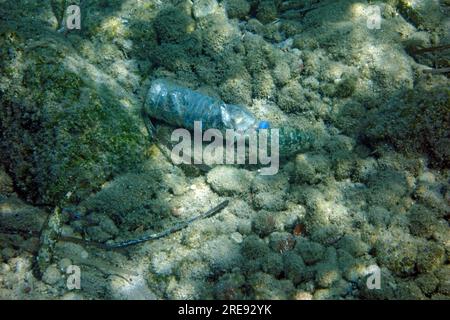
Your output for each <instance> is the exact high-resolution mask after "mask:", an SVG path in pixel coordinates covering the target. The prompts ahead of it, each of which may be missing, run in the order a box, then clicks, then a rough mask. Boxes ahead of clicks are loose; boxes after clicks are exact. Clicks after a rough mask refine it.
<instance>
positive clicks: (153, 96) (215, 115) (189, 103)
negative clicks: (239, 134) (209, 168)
mask: <svg viewBox="0 0 450 320" xmlns="http://www.w3.org/2000/svg"><path fill="white" fill-rule="evenodd" d="M145 111H146V112H147V114H148V115H149V116H150V117H152V118H155V119H159V120H162V121H164V122H167V123H169V124H171V125H174V126H179V127H182V128H187V129H193V128H194V121H200V122H202V127H203V129H210V128H214V129H219V130H225V129H235V130H240V131H243V132H245V131H246V130H248V129H256V128H257V127H258V121H257V120H256V119H255V117H254V116H253V115H252V114H251V113H250V112H249V111H248V110H247V109H246V108H245V107H243V106H238V105H233V104H227V103H225V102H223V101H222V100H220V99H215V98H212V97H208V96H206V95H203V94H201V93H199V92H196V91H193V90H191V89H188V88H184V87H181V86H178V85H176V84H173V83H171V82H169V81H167V80H165V79H157V80H154V81H153V82H152V85H151V87H150V90H149V91H148V94H147V98H146V102H145Z"/></svg>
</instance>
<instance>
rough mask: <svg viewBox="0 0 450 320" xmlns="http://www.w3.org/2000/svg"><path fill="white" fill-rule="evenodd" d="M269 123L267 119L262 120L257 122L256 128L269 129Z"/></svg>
mask: <svg viewBox="0 0 450 320" xmlns="http://www.w3.org/2000/svg"><path fill="white" fill-rule="evenodd" d="M269 128H270V123H269V121H265V120H262V121H260V122H259V125H258V129H269Z"/></svg>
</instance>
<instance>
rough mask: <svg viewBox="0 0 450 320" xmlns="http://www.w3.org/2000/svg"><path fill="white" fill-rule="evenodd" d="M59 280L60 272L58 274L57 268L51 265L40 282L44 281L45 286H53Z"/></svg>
mask: <svg viewBox="0 0 450 320" xmlns="http://www.w3.org/2000/svg"><path fill="white" fill-rule="evenodd" d="M61 278H62V277H61V272H59V270H58V268H57V267H56V266H55V265H51V266H49V267H48V268H47V269H46V270H45V272H44V274H43V276H42V281H44V282H45V283H46V284H49V285H54V284H56V283H57V282H58V281H59V280H60V279H61Z"/></svg>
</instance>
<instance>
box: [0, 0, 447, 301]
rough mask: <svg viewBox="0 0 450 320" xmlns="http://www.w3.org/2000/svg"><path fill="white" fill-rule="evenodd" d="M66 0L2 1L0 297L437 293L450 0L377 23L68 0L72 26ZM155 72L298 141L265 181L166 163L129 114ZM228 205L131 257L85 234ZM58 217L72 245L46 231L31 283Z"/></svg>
mask: <svg viewBox="0 0 450 320" xmlns="http://www.w3.org/2000/svg"><path fill="white" fill-rule="evenodd" d="M61 3H62V2H61V1H44V2H42V3H34V2H32V1H22V2H20V3H19V2H17V3H16V2H12V1H5V2H3V3H2V6H0V20H1V21H2V24H0V138H1V140H0V150H1V153H0V297H1V298H6V299H42V298H46V299H299V300H303V299H449V297H450V291H449V286H448V279H449V277H450V268H449V253H450V242H449V239H450V228H449V225H448V212H450V211H449V203H450V202H449V201H450V185H449V177H450V175H449V156H450V155H449V148H448V145H449V132H450V125H449V115H450V112H449V111H450V109H449V105H450V103H449V94H450V92H449V89H448V88H449V81H448V73H445V72H440V71H439V70H442V69H445V68H448V67H449V62H448V61H449V60H450V58H449V55H448V50H447V51H446V50H431V51H427V50H425V51H423V49H426V48H432V47H439V46H445V45H448V44H449V41H450V34H449V29H448V25H449V18H448V17H449V14H448V12H449V10H450V8H449V3H448V1H428V0H417V1H403V0H388V1H380V2H378V3H376V5H377V6H378V8H379V9H380V13H381V17H380V18H381V20H380V21H381V25H380V28H381V29H376V28H375V29H374V28H369V27H368V18H369V15H370V12H371V11H370V10H369V5H368V4H365V3H363V2H361V1H355V0H344V1H340V0H339V1H276V0H251V1H246V0H242V1H238V0H223V1H216V0H193V1H188V0H186V1H185V0H181V1H180V0H169V1H158V0H143V1H107V2H105V1H101V0H94V1H74V4H78V5H80V8H81V12H84V13H85V14H84V15H83V18H82V26H81V29H80V30H64V28H63V29H61V26H62V25H63V22H64V19H63V14H61V12H62V11H61V8H62V7H61V6H60V4H61ZM58 30H60V31H59V32H58ZM421 50H422V51H421ZM159 78H165V79H169V80H170V81H173V82H174V83H177V84H178V85H180V86H182V87H185V88H190V89H192V90H195V91H198V92H201V93H202V94H204V95H205V96H209V97H212V98H214V99H217V100H222V101H224V102H225V103H227V104H239V105H244V106H246V107H248V109H249V111H250V112H251V113H252V114H253V115H254V116H255V118H256V119H266V120H268V121H269V122H270V123H271V124H272V125H273V127H279V128H282V129H284V130H285V131H286V132H287V135H286V136H289V129H290V128H292V130H297V131H295V132H302V133H305V135H306V138H305V139H303V140H302V139H300V140H296V139H291V140H290V142H289V143H290V144H291V145H292V147H293V149H292V150H294V152H292V154H290V156H289V157H286V158H284V159H282V161H281V163H280V170H279V172H278V173H277V174H276V175H274V176H262V175H259V174H258V173H257V169H258V168H252V167H251V166H231V165H225V166H215V167H212V168H208V169H206V170H203V169H204V168H198V167H195V166H187V165H186V166H176V165H174V164H173V163H172V162H171V161H170V159H169V158H168V157H167V156H166V155H167V145H165V144H164V143H159V142H157V143H154V142H155V141H152V140H150V139H149V136H148V133H147V131H146V128H145V123H144V120H143V117H142V114H141V111H142V107H143V105H144V102H145V98H146V94H147V92H148V90H149V88H150V86H151V83H152V81H153V80H155V79H159ZM156 127H157V131H158V137H161V136H163V137H164V139H166V140H167V139H169V138H170V133H171V132H172V131H173V129H174V127H171V126H170V125H168V124H167V123H156ZM168 137H169V138H168ZM295 137H297V136H295ZM164 139H161V141H163V142H164ZM299 141H300V142H301V141H306V142H307V143H306V144H305V145H300V144H301V143H299ZM299 145H300V146H299ZM295 147H298V149H295ZM169 151H170V150H169ZM225 200H228V201H229V205H228V206H227V207H226V208H224V209H223V210H222V211H221V212H220V213H218V214H217V215H214V216H212V217H209V218H207V219H205V220H201V221H195V222H194V223H193V224H191V225H190V226H189V227H187V228H186V229H184V230H182V231H179V232H176V233H173V234H170V235H169V236H167V237H164V238H161V239H158V240H156V241H152V242H145V243H142V244H140V245H137V246H132V247H129V248H127V249H126V252H122V251H114V250H104V249H102V248H100V247H95V246H91V245H88V244H86V243H84V242H82V241H80V239H84V240H86V241H97V242H101V243H110V242H120V241H126V240H130V239H135V238H139V237H141V236H142V235H144V234H151V233H155V232H160V231H162V230H166V229H168V228H170V227H171V226H173V225H175V224H176V223H178V222H179V221H184V220H187V219H190V218H192V217H194V216H196V215H198V214H200V213H203V212H206V211H207V210H209V209H211V208H213V207H214V206H216V205H217V204H219V203H221V202H223V201H225ZM56 206H58V207H60V209H61V210H60V212H61V214H60V219H61V225H60V233H61V235H62V236H63V237H66V238H65V239H66V240H67V238H71V239H72V240H73V239H78V240H79V241H78V242H77V241H64V239H63V238H61V239H55V243H54V246H53V249H52V259H51V260H50V261H48V265H47V266H46V268H45V270H42V271H43V272H42V277H38V276H37V275H36V274H35V272H34V270H33V261H34V259H35V257H36V255H38V252H39V251H38V250H39V247H40V239H39V231H40V229H41V226H42V225H43V224H45V220H46V219H47V217H48V215H49V214H50V213H51V212H53V210H54V207H56ZM72 265H76V266H79V267H80V268H81V270H82V273H81V289H80V290H74V291H71V290H69V289H68V288H67V279H68V274H67V270H68V267H69V266H72ZM374 268H376V269H377V268H379V271H380V275H381V279H382V280H381V282H382V286H381V288H380V289H377V290H373V289H370V288H369V287H368V286H367V282H366V281H367V278H368V276H369V275H370V272H371V270H374ZM377 270H378V269H377ZM133 284H135V285H133Z"/></svg>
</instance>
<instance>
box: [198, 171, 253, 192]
mask: <svg viewBox="0 0 450 320" xmlns="http://www.w3.org/2000/svg"><path fill="white" fill-rule="evenodd" d="M252 178H253V174H252V173H251V172H249V171H247V170H243V169H237V168H232V167H226V166H218V167H215V168H214V169H212V170H211V171H209V172H208V176H207V182H208V184H209V185H210V186H211V188H212V189H213V190H214V191H216V192H217V193H218V194H220V195H236V194H244V193H248V192H249V190H250V186H251V181H252Z"/></svg>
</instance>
